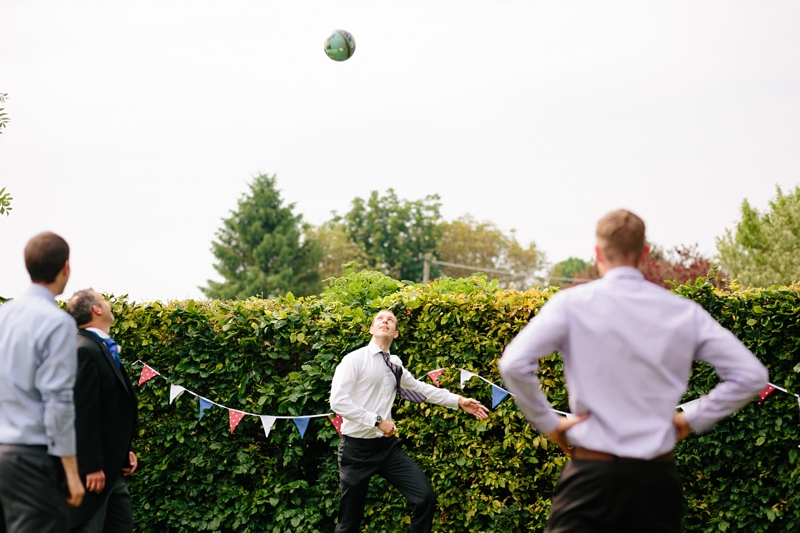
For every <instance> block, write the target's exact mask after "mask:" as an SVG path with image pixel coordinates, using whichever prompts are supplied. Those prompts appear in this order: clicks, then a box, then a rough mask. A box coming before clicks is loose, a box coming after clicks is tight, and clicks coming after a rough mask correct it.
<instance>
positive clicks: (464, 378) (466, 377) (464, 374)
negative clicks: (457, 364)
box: [461, 369, 475, 389]
mask: <svg viewBox="0 0 800 533" xmlns="http://www.w3.org/2000/svg"><path fill="white" fill-rule="evenodd" d="M474 377H475V374H473V373H472V372H467V371H466V370H464V369H461V388H462V389H463V388H464V382H465V381H469V380H470V379H472V378H474Z"/></svg>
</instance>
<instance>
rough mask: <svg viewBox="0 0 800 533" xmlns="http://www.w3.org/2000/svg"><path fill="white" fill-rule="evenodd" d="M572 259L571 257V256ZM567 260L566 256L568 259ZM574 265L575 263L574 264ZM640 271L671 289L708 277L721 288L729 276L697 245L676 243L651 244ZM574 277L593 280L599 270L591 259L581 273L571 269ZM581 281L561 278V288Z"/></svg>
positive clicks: (649, 279)
mask: <svg viewBox="0 0 800 533" xmlns="http://www.w3.org/2000/svg"><path fill="white" fill-rule="evenodd" d="M570 259H574V258H570ZM567 261H569V259H568V260H567ZM574 264H575V265H577V263H574ZM639 270H641V271H642V274H644V278H645V279H646V280H647V281H651V282H653V283H655V284H656V285H660V286H661V287H664V288H667V289H672V288H674V286H675V284H676V283H677V284H679V285H683V284H685V283H686V282H687V281H688V282H690V283H694V282H695V280H697V278H703V277H706V276H708V282H709V283H711V284H712V285H713V286H715V287H722V286H723V285H724V284H725V281H726V278H727V277H728V275H727V274H726V273H725V272H723V271H721V270H719V269H718V268H717V267H716V265H714V263H713V262H712V260H711V259H710V258H708V257H706V256H704V255H703V254H701V253H700V251H699V250H698V249H697V246H696V245H695V246H675V247H674V248H671V249H669V250H664V249H663V248H661V247H660V246H658V245H657V244H651V245H650V254H649V255H648V256H647V259H646V260H645V261H644V262H643V263H641V264H640V265H639ZM564 277H571V278H575V279H586V280H593V279H598V278H599V277H600V271H599V270H598V269H597V265H596V264H595V262H594V261H592V262H591V263H587V266H586V268H585V269H584V270H583V271H580V272H573V274H572V275H571V276H564ZM579 283H582V282H577V281H572V282H570V281H564V282H562V283H561V286H562V287H572V286H574V285H577V284H579Z"/></svg>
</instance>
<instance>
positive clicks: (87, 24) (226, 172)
mask: <svg viewBox="0 0 800 533" xmlns="http://www.w3.org/2000/svg"><path fill="white" fill-rule="evenodd" d="M335 28H343V29H346V30H348V31H350V32H351V33H352V34H353V35H354V37H355V39H356V42H357V50H356V53H355V55H354V56H353V57H352V58H351V59H350V60H348V61H346V62H343V63H336V62H334V61H332V60H330V59H328V57H327V56H326V55H325V54H324V52H323V49H322V44H323V41H324V40H325V38H326V37H327V36H328V35H329V33H330V31H331V30H332V29H335ZM0 93H8V94H9V99H8V100H7V102H6V103H5V108H6V112H7V113H8V115H9V116H10V117H11V122H10V123H9V125H8V127H7V128H6V131H5V133H3V134H2V135H0V187H2V186H6V187H7V188H8V189H9V190H10V191H11V193H12V194H13V197H14V201H13V211H12V213H11V216H10V217H2V219H0V295H2V296H6V297H11V296H16V295H18V294H20V293H21V292H22V291H24V290H25V288H26V287H27V285H28V278H27V274H26V272H25V269H24V264H23V261H22V249H23V247H24V245H25V242H26V241H27V240H28V239H29V238H30V237H31V236H33V235H34V234H36V233H38V232H40V231H43V230H52V231H55V232H57V233H59V234H61V235H62V236H64V237H65V238H66V239H67V240H68V241H69V243H70V245H71V247H72V261H71V263H72V269H73V275H72V278H71V280H70V283H69V285H68V286H67V289H66V294H67V295H69V294H71V293H72V292H74V291H75V290H78V289H81V288H85V287H87V286H93V287H94V288H96V289H99V290H102V291H105V292H113V293H116V294H118V295H119V294H129V295H130V296H131V297H132V298H133V299H135V300H138V301H142V300H155V299H161V300H168V299H173V298H181V299H182V298H187V297H192V298H200V297H202V294H201V293H200V291H199V290H198V289H197V286H198V285H204V284H205V282H206V280H207V279H208V278H212V279H219V278H218V277H217V275H216V272H215V270H214V269H213V263H214V257H213V255H212V254H211V252H210V247H211V241H212V240H213V239H214V234H215V231H216V230H217V228H218V227H219V226H220V220H221V219H222V218H223V217H225V216H226V215H227V214H228V213H229V211H230V210H231V209H233V208H235V206H236V201H237V199H238V198H239V197H240V196H241V194H242V193H243V192H244V191H245V190H246V188H247V184H248V182H249V181H250V180H251V178H252V176H253V175H255V174H257V173H258V172H265V173H269V174H273V173H274V174H277V179H278V185H279V187H280V188H281V190H282V191H283V196H284V198H285V199H286V200H287V201H288V202H294V203H295V205H296V209H297V211H298V212H300V213H302V214H303V216H304V218H305V219H306V220H307V221H309V222H311V223H313V224H319V223H322V222H324V221H326V220H328V219H330V217H331V211H334V210H335V211H338V212H339V213H343V212H345V211H347V210H348V208H349V204H350V202H351V201H352V200H353V198H355V197H357V196H361V197H365V196H367V195H368V194H369V193H370V191H372V190H378V191H381V192H385V191H386V189H388V188H389V187H393V188H394V189H395V190H396V191H397V193H398V195H399V196H400V197H401V198H405V199H410V200H413V199H419V198H422V197H424V196H426V195H428V194H439V195H440V196H441V199H442V204H443V205H442V213H443V215H444V217H445V218H446V219H454V218H457V217H459V216H461V215H464V214H466V213H470V214H472V215H474V216H475V217H476V218H478V219H480V220H489V221H492V222H494V223H496V224H497V225H498V226H499V227H500V228H502V229H504V230H510V229H512V228H515V229H516V230H517V236H518V238H519V239H520V240H521V241H523V242H528V241H535V242H536V244H537V245H538V246H539V247H540V248H541V249H542V250H543V251H544V252H545V253H546V254H547V258H548V260H549V261H551V262H558V261H560V260H563V259H566V258H567V257H569V256H578V257H582V258H585V259H588V258H589V257H590V256H591V253H592V246H593V230H594V225H595V223H596V221H597V219H598V218H600V217H601V216H602V215H603V214H605V213H606V212H607V211H609V210H611V209H615V208H619V207H625V208H628V209H631V210H633V211H635V212H637V213H638V214H640V215H641V216H642V217H643V218H644V219H645V222H646V223H647V224H648V234H649V238H650V239H651V241H653V242H655V243H658V244H660V245H662V246H664V247H671V246H675V245H680V244H693V243H697V244H698V245H699V247H700V249H701V250H702V251H703V252H705V253H706V254H708V255H713V254H714V253H715V238H716V237H719V236H721V235H722V234H723V233H724V231H725V229H726V228H733V227H734V225H735V223H736V221H737V220H738V217H739V212H740V211H739V210H740V205H741V202H742V200H743V199H745V198H747V199H748V200H749V201H750V202H751V203H752V204H753V205H755V206H756V207H757V208H759V209H765V208H766V207H767V205H768V201H769V199H770V198H772V197H774V196H775V186H776V185H779V186H781V187H783V188H784V189H785V190H788V189H791V188H794V187H795V186H796V185H797V184H798V183H800V3H798V2H796V1H770V2H763V1H751V2H742V1H730V0H726V1H704V2H697V1H685V2H681V1H674V0H673V1H669V2H655V1H648V2H644V1H641V0H636V1H631V2H598V1H596V0H592V1H571V2H562V1H559V2H556V1H553V2H535V1H532V0H527V1H509V0H487V1H475V0H455V1H444V0H426V1H424V2H417V1H411V0H405V1H403V2H375V1H374V0H373V1H364V2H354V1H346V0H339V1H337V2H330V1H326V2H316V1H305V2H299V1H298V2H275V1H273V2H270V1H265V0H260V1H258V2H248V1H237V2H204V1H197V0H192V1H188V0H185V1H183V0H173V1H164V0H159V1H142V0H137V1H136V2H121V1H113V2H109V1H107V0H104V1H93V2H90V1H82V0H74V1H70V2H56V1H50V2H45V1H37V0H5V1H4V2H3V3H2V5H1V6H0Z"/></svg>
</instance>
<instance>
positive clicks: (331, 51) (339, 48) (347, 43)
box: [325, 30, 356, 61]
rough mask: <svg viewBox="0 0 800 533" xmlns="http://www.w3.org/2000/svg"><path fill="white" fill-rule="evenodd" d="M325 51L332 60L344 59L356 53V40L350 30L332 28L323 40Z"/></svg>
mask: <svg viewBox="0 0 800 533" xmlns="http://www.w3.org/2000/svg"><path fill="white" fill-rule="evenodd" d="M325 53H326V54H328V57H330V58H331V59H333V60H334V61H346V60H348V59H350V57H352V55H353V54H355V53H356V40H355V39H353V36H352V35H351V34H350V32H347V31H344V30H333V33H331V36H330V37H328V38H327V39H326V40H325Z"/></svg>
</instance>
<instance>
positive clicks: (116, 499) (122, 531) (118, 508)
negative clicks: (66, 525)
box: [69, 476, 133, 533]
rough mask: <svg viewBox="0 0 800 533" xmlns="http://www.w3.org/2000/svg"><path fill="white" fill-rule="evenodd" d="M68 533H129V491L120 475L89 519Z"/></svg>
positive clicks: (131, 527)
mask: <svg viewBox="0 0 800 533" xmlns="http://www.w3.org/2000/svg"><path fill="white" fill-rule="evenodd" d="M69 531H70V533H131V532H132V531H133V511H132V510H131V493H130V492H129V491H128V485H127V484H126V483H125V479H124V478H123V477H122V476H120V477H118V478H117V480H116V481H115V482H114V486H113V487H111V491H110V492H109V493H108V497H107V498H106V500H105V501H104V502H103V505H101V506H100V508H99V509H98V510H97V511H95V513H94V514H93V515H92V517H91V518H89V520H87V521H86V522H84V523H83V524H80V525H78V526H75V527H72V528H70V530H69Z"/></svg>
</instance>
